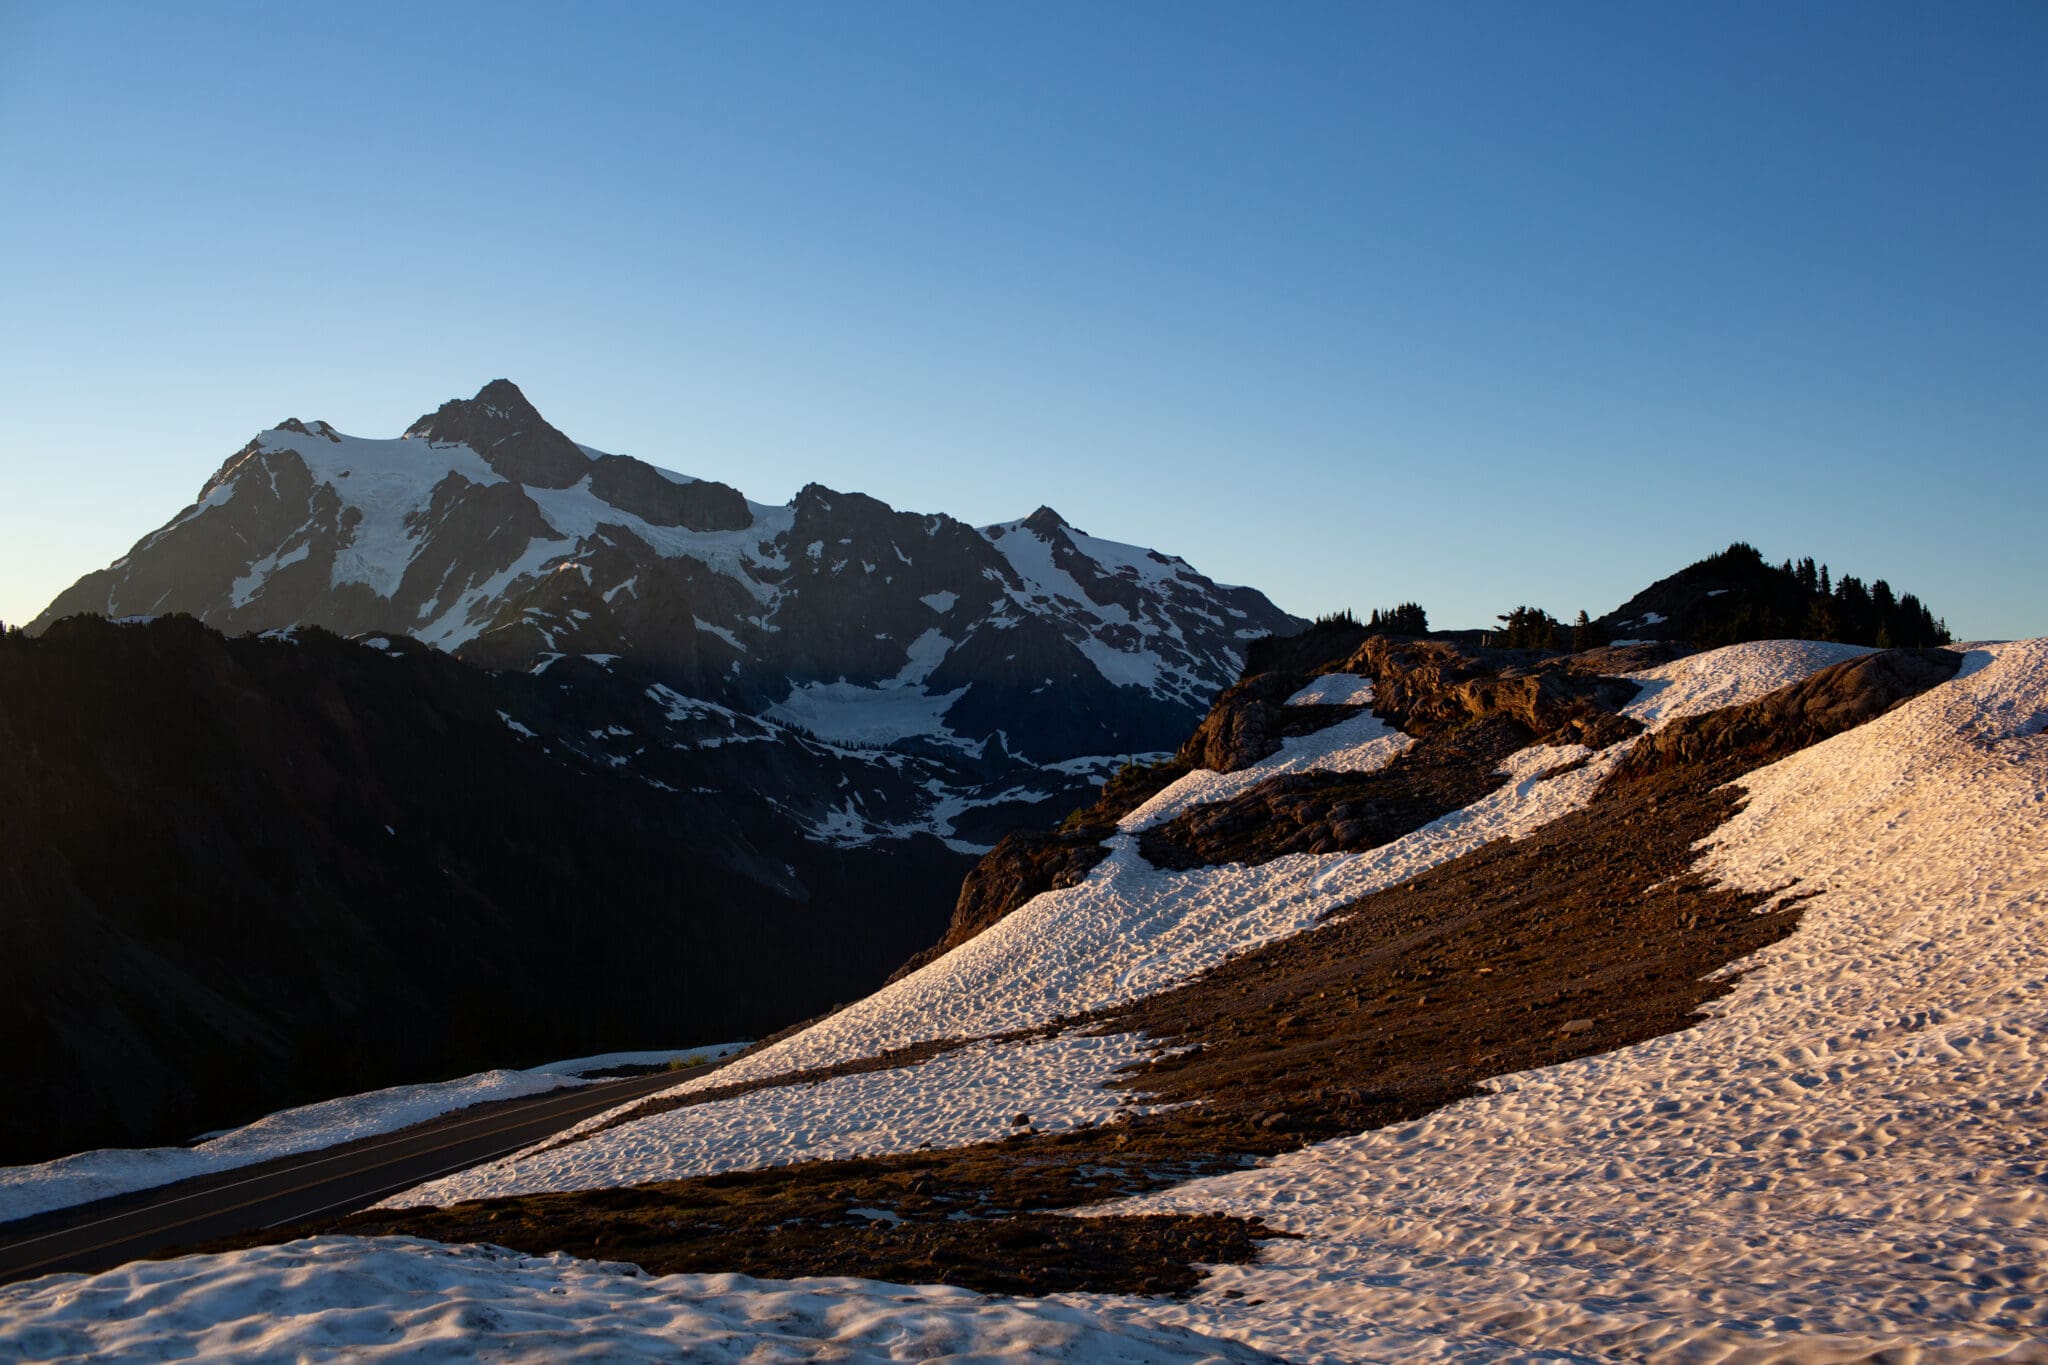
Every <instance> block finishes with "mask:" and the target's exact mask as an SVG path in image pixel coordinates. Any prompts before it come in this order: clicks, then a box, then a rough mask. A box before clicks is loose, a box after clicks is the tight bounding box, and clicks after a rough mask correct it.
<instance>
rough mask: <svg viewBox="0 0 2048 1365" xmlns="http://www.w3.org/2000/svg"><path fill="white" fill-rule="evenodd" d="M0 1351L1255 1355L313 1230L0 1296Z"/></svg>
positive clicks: (529, 1356) (900, 1298)
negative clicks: (303, 1237) (288, 1239)
mask: <svg viewBox="0 0 2048 1365" xmlns="http://www.w3.org/2000/svg"><path fill="white" fill-rule="evenodd" d="M0 1308H4V1310H5V1311H4V1312H0V1358H4V1359H15V1360H114V1359H123V1360H134V1359H150V1360H219V1361H250V1362H254V1361H300V1360H332V1359H346V1360H404V1361H471V1360H478V1359H489V1360H493V1361H499V1362H504V1363H505V1365H522V1363H523V1362H534V1363H535V1365H551V1363H552V1362H555V1361H561V1360H590V1361H635V1360H659V1361H674V1360H678V1359H688V1360H693V1361H713V1362H720V1361H731V1362H742V1361H744V1362H750V1363H757V1362H770V1361H794V1360H835V1361H899V1360H900V1361H962V1362H966V1361H982V1360H996V1359H1007V1360H1018V1359H1031V1360H1048V1361H1077V1362H1080V1361H1085V1362H1088V1363H1089V1365H1196V1363H1197V1362H1209V1361H1215V1362H1223V1361H1251V1360H1257V1359H1261V1357H1259V1356H1257V1355H1256V1354H1255V1353H1253V1352H1251V1351H1248V1350H1246V1349H1244V1348H1243V1347H1240V1346H1236V1345H1234V1344H1232V1343H1230V1342H1226V1341H1218V1340H1214V1339H1212V1338H1209V1337H1204V1336H1198V1335H1195V1334H1193V1333H1190V1332H1185V1331H1181V1330H1179V1329H1176V1328H1171V1327H1154V1326H1152V1325H1150V1324H1148V1323H1145V1322H1143V1321H1141V1320H1139V1319H1138V1318H1137V1317H1136V1316H1135V1315H1133V1314H1132V1313H1130V1312H1128V1311H1120V1310H1119V1309H1118V1308H1116V1307H1114V1306H1112V1307H1106V1308H1092V1307H1082V1306H1077V1305H1069V1304H1062V1303H1056V1302H1048V1301H1031V1300H1015V1299H1002V1298H994V1297H986V1296H983V1295H980V1294H975V1293H971V1292H969V1291H967V1290H964V1289H950V1288H947V1287H945V1286H943V1285H917V1286H906V1285H891V1284H877V1283H875V1282H873V1281H868V1280H826V1279H813V1280H798V1281H782V1282H778V1281H774V1280H755V1279H749V1278H748V1277H747V1276H745V1275H670V1276H667V1277H665V1278H662V1279H653V1278H650V1277H649V1276H647V1275H645V1274H643V1273H641V1272H640V1271H638V1270H637V1269H636V1268H635V1267H633V1266H626V1265H608V1264H603V1263H598V1262H592V1261H578V1260H575V1259H573V1258H571V1257H567V1256H549V1257H532V1256H521V1255H519V1254H517V1253H515V1252H508V1251H503V1250H496V1249H492V1248H488V1247H459V1248H451V1247H444V1246H439V1245H437V1244H435V1243H432V1242H418V1241H412V1240H410V1239H399V1238H388V1239H383V1240H378V1241H366V1240H363V1239H360V1238H353V1237H327V1238H317V1239H314V1240H311V1241H304V1242H293V1243H290V1244H288V1245H285V1246H280V1247H263V1248H260V1249H258V1250H255V1251H244V1252H237V1253H235V1254H233V1255H228V1256H188V1257H185V1258H183V1259H181V1260H175V1261H138V1262H136V1263H135V1264H134V1265H130V1266H124V1267H123V1268H121V1269H120V1270H116V1271H111V1272H109V1273H107V1274H105V1275H99V1276H95V1277H94V1278H93V1279H91V1280H86V1281H80V1280H79V1279H78V1278H77V1277H75V1276H51V1277H49V1278H47V1279H43V1280H38V1281H35V1282H33V1283H31V1284H28V1285H25V1286H21V1287H18V1288H15V1289H11V1290H7V1291H4V1297H0Z"/></svg>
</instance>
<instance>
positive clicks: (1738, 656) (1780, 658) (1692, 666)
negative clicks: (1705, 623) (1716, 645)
mask: <svg viewBox="0 0 2048 1365" xmlns="http://www.w3.org/2000/svg"><path fill="white" fill-rule="evenodd" d="M1872 652H1873V651H1872V650H1871V649H1870V648H1869V647H1868V646H1865V645H1836V644H1828V643H1825V642H1823V641H1819V640H1756V641H1752V642H1750V643H1748V644H1741V645H1729V646H1728V647H1727V648H1725V649H1715V650H1709V651H1708V652H1707V653H1705V654H1688V655H1687V656H1686V657H1684V658H1682V659H1674V660H1672V661H1671V662H1670V663H1666V664H1658V665H1657V666H1655V667H1654V668H1645V669H1642V670H1641V671H1639V672H1635V673H1630V674H1628V675H1626V676H1627V677H1628V678H1629V679H1630V681H1632V682H1637V683H1640V684H1642V688H1643V690H1642V692H1641V693H1639V694H1638V695H1637V697H1636V699H1635V700H1634V701H1633V702H1630V703H1629V704H1628V705H1627V706H1625V707H1623V708H1622V714H1623V715H1625V716H1628V717H1631V718H1632V719H1635V720H1639V721H1641V722H1642V723H1643V724H1644V726H1646V727H1647V728H1649V729H1651V730H1661V729H1663V728H1664V727H1665V726H1666V725H1668V724H1670V723H1671V722H1672V721H1674V720H1677V719H1679V718H1680V717H1682V716H1694V715H1698V714H1700V713H1701V712H1704V711H1718V710H1720V709H1721V708H1722V707H1724V706H1741V705H1743V704H1744V703H1746V702H1752V701H1755V700H1756V699H1757V698H1759V697H1762V696H1766V695H1768V694H1770V693H1772V692H1775V691H1777V690H1778V689H1779V688H1781V687H1784V686H1786V685H1787V684H1789V683H1795V682H1798V681H1800V680H1801V679H1803V678H1809V677H1811V676H1813V675H1814V674H1815V673H1818V672H1820V671H1821V670H1822V669H1823V668H1827V667H1829V666H1830V665H1833V664H1839V663H1844V662H1847V661H1848V660H1850V659H1854V658H1858V657H1860V656H1861V655H1865V654H1869V653H1872Z"/></svg>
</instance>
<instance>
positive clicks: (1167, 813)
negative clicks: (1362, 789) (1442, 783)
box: [1117, 711, 1415, 834]
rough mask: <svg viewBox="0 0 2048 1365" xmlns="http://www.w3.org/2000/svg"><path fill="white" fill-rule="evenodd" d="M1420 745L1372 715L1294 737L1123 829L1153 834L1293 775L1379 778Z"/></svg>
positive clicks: (1170, 796)
mask: <svg viewBox="0 0 2048 1365" xmlns="http://www.w3.org/2000/svg"><path fill="white" fill-rule="evenodd" d="M1414 745H1415V741H1414V739H1413V738H1411V737H1410V736H1408V735H1404V734H1402V733H1401V732H1400V731H1399V730H1396V729H1395V728H1394V727H1392V726H1391V725H1388V724H1387V723H1386V722H1385V721H1383V720H1381V719H1380V718H1379V717H1378V716H1376V715H1374V714H1373V713H1372V712H1370V711H1367V712H1364V713H1362V714H1360V715H1356V716H1353V717H1351V718H1350V719H1349V720H1344V721H1339V722H1338V723H1337V724H1335V725H1332V726H1329V727H1327V728H1325V729H1322V730H1317V731H1315V732H1314V733H1313V734H1307V735H1290V736H1289V737H1288V738H1286V739H1283V740H1281V741H1280V752H1278V753H1276V754H1270V755H1268V756H1267V757H1265V758H1262V759H1260V760H1259V761H1258V762H1257V763H1254V764H1252V765H1251V766H1250V767H1248V768H1239V769H1238V770H1237V771H1236V772H1234V773H1219V772H1214V771H1211V770H1210V769H1208V768H1198V769H1196V770H1195V771H1194V772H1191V773H1189V774H1188V775H1187V776H1186V777H1183V778H1181V779H1180V780H1179V781H1178V782H1175V783H1174V784H1173V785H1172V786H1170V787H1168V788H1167V789H1166V790H1165V791H1162V792H1160V793H1158V794H1157V795H1155V796H1154V797H1153V798H1152V799H1151V800H1149V801H1147V802H1146V803H1145V804H1144V805H1142V806H1140V807H1138V808H1137V809H1136V810H1134V811H1132V812H1131V813H1130V814H1129V815H1126V816H1125V817H1124V818H1123V819H1122V820H1120V821H1118V822H1117V828H1118V829H1121V830H1123V831H1125V832H1126V833H1131V834H1135V833H1137V832H1138V831H1140V830H1147V829H1151V828H1152V827H1153V826H1154V825H1163V824H1165V823H1166V822H1167V821H1168V820H1171V819H1173V818H1174V817H1175V816H1177V815H1181V814H1183V813H1185V812H1187V811H1190V810H1193V809H1194V808H1195V807H1196V806H1208V805H1214V804H1215V803H1217V802H1219V801H1228V800H1230V799H1231V798H1232V797H1235V796H1240V795H1242V794H1243V793H1245V792H1248V791H1250V790H1251V789H1252V788H1253V787H1256V786H1258V785H1259V784H1260V783H1261V782H1268V781H1271V780H1272V779H1273V778H1276V777H1282V776H1285V775H1286V774H1288V773H1370V772H1377V771H1379V770H1380V769H1381V768H1384V767H1386V766H1387V765H1388V764H1389V763H1392V762H1393V761H1394V760H1395V759H1396V758H1399V757H1400V756H1401V755H1402V754H1403V753H1405V752H1407V751H1408V750H1409V749H1411V748H1413V747H1414Z"/></svg>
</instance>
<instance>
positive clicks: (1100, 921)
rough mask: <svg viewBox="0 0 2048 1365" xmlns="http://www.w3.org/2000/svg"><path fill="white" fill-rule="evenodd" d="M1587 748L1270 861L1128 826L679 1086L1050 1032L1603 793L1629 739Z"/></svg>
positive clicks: (1544, 755) (1524, 763) (1525, 762)
mask: <svg viewBox="0 0 2048 1365" xmlns="http://www.w3.org/2000/svg"><path fill="white" fill-rule="evenodd" d="M1586 754H1587V751H1586V750H1585V749H1584V748H1582V747H1580V746H1576V745H1574V746H1568V747H1564V748H1545V747H1541V746H1538V747H1535V748H1531V749H1525V750H1523V751H1521V752H1520V753H1518V754H1515V755H1512V756H1511V758H1510V760H1509V763H1508V764H1507V765H1506V771H1507V773H1508V774H1509V779H1510V780H1509V781H1508V783H1507V785H1505V786H1503V787H1502V788H1500V789H1499V790H1498V791H1495V792H1494V793H1492V794H1491V795H1489V796H1487V797H1486V798H1484V799H1483V800H1481V801H1479V802H1476V803H1474V804H1473V805H1472V806H1470V807H1468V808H1466V809H1465V810H1462V811H1456V812H1453V813H1452V814H1450V815H1447V816H1445V817H1444V818H1443V819H1441V820H1438V821H1437V822H1435V823H1434V824H1432V825H1429V826H1426V827H1425V828H1423V829H1420V830H1417V831H1416V832H1415V833H1413V834H1410V835H1408V836H1406V837H1405V838H1402V839H1397V840H1395V841H1394V842H1393V843H1390V844H1386V845H1383V846H1382V847H1380V848H1376V849H1372V850H1369V851H1367V852H1364V853H1356V854H1349V855H1334V856H1325V857H1315V856H1311V855H1308V854H1291V855H1289V856H1287V857H1284V858H1276V859H1274V860H1273V861H1272V862H1269V863H1263V864H1260V865H1259V866H1257V867H1245V866H1243V865H1241V864H1234V863H1233V864H1229V865H1226V866H1223V867H1204V868H1196V869H1193V870H1191V871H1186V872H1169V871H1164V870H1162V869H1160V868H1156V867H1154V866H1152V864H1151V863H1149V862H1147V861H1146V860H1145V858H1144V857H1143V856H1142V855H1141V854H1140V853H1139V852H1138V849H1137V836H1136V835H1134V834H1129V833H1119V834H1116V835H1112V836H1111V837H1110V839H1109V840H1108V845H1109V848H1110V850H1111V852H1110V856H1109V857H1108V858H1107V859H1106V860H1104V861H1103V862H1102V863H1100V864H1099V865H1097V867H1096V868H1095V869H1094V871H1092V872H1091V873H1090V874H1089V875H1088V877H1087V878H1086V879H1085V880H1083V881H1082V882H1080V883H1079V884H1078V885H1075V886H1071V887H1066V888H1063V889H1061V890H1057V891H1048V892H1046V893H1044V894H1043V895H1040V896H1037V897H1035V898H1033V899H1032V900H1031V901H1030V902H1029V903H1028V904H1026V905H1025V906H1024V907H1023V908H1022V909H1019V910H1017V911H1016V912H1015V913H1013V914H1011V915H1009V916H1007V917H1005V918H1004V919H1003V920H1001V921H1000V922H998V923H997V924H996V925H995V926H993V927H992V928H990V929H989V930H987V931H986V932H984V933H982V934H980V935H978V936H976V937H975V938H973V939H971V940H969V941H968V942H966V943H964V944H962V945H961V946H960V947H958V948H955V949H954V950H953V951H952V952H950V953H948V954H947V955H946V956H944V957H942V958H940V959H939V960H938V961H936V962H933V963H930V964H928V965H926V966H925V967H923V968H921V969H919V970H918V971H916V972H914V973H912V974H911V975H909V976H907V977H904V978H903V979H902V980H900V981H897V982H895V983H893V984H891V985H889V986H886V987H884V988H883V989H882V990H880V991H878V992H877V993H875V994H874V995H871V996H869V997H868V998H867V999H865V1000H861V1001H857V1002H855V1003H854V1004H852V1005H849V1006H848V1007H847V1008H845V1009H843V1010H840V1011H839V1012H837V1013H836V1014H834V1015H833V1016H832V1017H831V1018H829V1019H826V1020H824V1021H823V1022H821V1023H819V1024H816V1025H813V1026H812V1027H811V1028H809V1029H806V1030H805V1031H804V1032H802V1033H800V1034H797V1035H795V1036H794V1037H791V1038H786V1039H784V1040H783V1041H781V1042H779V1043H776V1044H775V1045H773V1046H772V1047H767V1048H763V1049H762V1050H761V1051H760V1052H757V1053H754V1054H753V1055H751V1056H747V1057H742V1058H740V1059H739V1060H738V1061H735V1062H733V1063H731V1064H730V1065H728V1066H727V1067H725V1068H724V1069H722V1070H721V1071H720V1072H719V1073H718V1075H717V1077H716V1078H715V1079H714V1078H713V1077H704V1078H701V1079H698V1080H693V1081H690V1082H687V1083H685V1084H684V1085H682V1086H679V1087H677V1091H673V1092H670V1093H679V1092H682V1091H687V1090H692V1089H698V1088H701V1087H703V1086H706V1085H711V1084H728V1083H731V1082H735V1081H743V1080H754V1079H758V1078H762V1077H767V1076H774V1075H780V1074H784V1073H787V1072H791V1071H797V1070H803V1069H808V1068H811V1067H817V1066H829V1065H832V1064H833V1063H836V1062H843V1061H848V1060H852V1059H854V1058H858V1057H868V1056H874V1055H877V1054H879V1053H882V1052H885V1051H888V1050H889V1049H891V1048H896V1047H904V1046H908V1045H910V1044H913V1043H918V1042H926V1041H931V1040H934V1039H940V1038H961V1037H966V1038H979V1037H987V1036H989V1035H992V1034H997V1033H1003V1032H1007V1031H1010V1030H1012V1029H1023V1028H1034V1027H1038V1026H1041V1025H1043V1024H1046V1023H1048V1022H1050V1021H1051V1020H1053V1019H1056V1018H1058V1017H1061V1016H1062V1015H1067V1014H1073V1013H1079V1012H1083V1011H1088V1010H1094V1009H1101V1008H1106V1007H1109V1006H1112V1005H1118V1004H1123V1003H1125V1002H1126V1001H1130V1000H1135V999H1138V998H1140V997H1142V996H1146V995H1151V994H1153V993H1155V992H1158V991H1162V990H1166V989H1168V988H1169V987H1172V986H1175V985H1178V984H1180V983H1181V982H1183V981H1187V980H1189V979H1191V978H1193V977H1194V976H1196V975H1198V974H1200V973H1201V972H1203V971H1206V970H1207V969H1209V968H1210V967H1213V966H1216V965H1217V964H1218V963H1221V962H1224V961H1227V960H1228V959H1230V958H1232V957H1235V956H1237V955H1238V954H1240V953H1244V952H1248V951H1250V950H1251V949H1253V948H1257V947H1260V946H1263V945H1264V944H1267V943H1270V942H1273V941H1274V940H1276V939H1281V938H1287V937H1290V936H1292V935H1294V934H1298V933H1301V932H1303V931H1305V930H1308V929H1311V928H1314V927H1315V925H1316V924H1317V923H1319V922H1320V921H1321V920H1322V918H1323V916H1325V915H1326V914H1328V913H1329V912H1330V911H1332V910H1335V909H1337V908H1338V907H1340V906H1342V905H1345V904H1347V903H1349V902H1350V901H1352V900H1355V899H1357V898H1358V897H1359V896H1362V895H1365V894H1366V893H1368V892H1371V891H1376V890H1379V889H1381V888H1382V887H1385V886H1389V885H1392V884H1393V883H1395V882H1398V881H1401V880H1404V879H1406V878H1408V877H1412V876H1414V875H1416V874H1417V873H1419V872H1423V871H1426V870H1427V869H1429V868H1431V867H1434V866H1436V865H1437V864H1438V863H1441V862H1443V861H1445V860H1446V859H1449V858H1452V857H1456V856H1457V855H1458V854H1460V853H1464V852H1468V851H1469V850H1471V849H1474V848H1477V847H1479V846H1480V845H1481V844H1483V843H1486V842H1487V841H1489V840H1492V839H1497V838H1502V837H1508V836H1512V835H1516V834H1521V833H1526V832H1527V831H1529V830H1531V829H1534V828H1536V827H1537V826H1539V825H1541V824H1545V823H1547V822H1549V821H1550V820H1553V819H1556V818H1557V817H1558V816H1559V815H1562V814H1565V813H1566V812H1568V811H1571V810H1575V809H1577V808H1578V807H1579V806H1580V805H1582V804H1584V802H1585V801H1587V800H1588V799H1590V798H1591V796H1592V793H1593V790H1594V789H1595V788H1596V787H1597V786H1598V785H1599V782H1600V779H1601V778H1603V777H1604V776H1605V775H1606V773H1607V772H1608V771H1609V770H1610V769H1611V767H1612V766H1613V764H1614V763H1616V762H1618V761H1619V759H1620V750H1619V747H1618V746H1617V748H1615V749H1609V750H1607V751H1605V752H1604V753H1601V754H1596V755H1593V756H1592V758H1591V760H1590V761H1589V762H1588V764H1587V766H1585V767H1583V768H1580V769H1577V770H1576V771H1573V772H1570V773H1564V774H1561V775H1557V776H1546V774H1549V773H1552V772H1554V771H1555V770H1556V769H1557V768H1558V767H1560V766H1563V765H1566V764H1569V763H1572V762H1575V761H1576V760H1578V759H1579V758H1582V757H1586Z"/></svg>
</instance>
